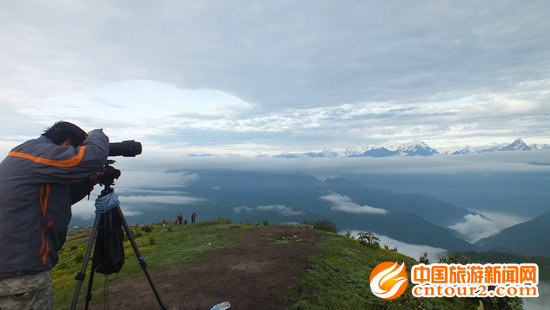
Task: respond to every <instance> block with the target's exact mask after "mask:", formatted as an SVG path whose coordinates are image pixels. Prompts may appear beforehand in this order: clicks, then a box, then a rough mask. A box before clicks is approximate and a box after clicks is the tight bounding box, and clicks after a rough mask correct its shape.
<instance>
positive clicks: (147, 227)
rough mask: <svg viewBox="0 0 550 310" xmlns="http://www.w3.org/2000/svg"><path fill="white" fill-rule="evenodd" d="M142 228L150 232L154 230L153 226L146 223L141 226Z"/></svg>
mask: <svg viewBox="0 0 550 310" xmlns="http://www.w3.org/2000/svg"><path fill="white" fill-rule="evenodd" d="M141 230H143V231H144V232H145V233H150V232H152V231H153V226H150V225H145V226H143V227H142V228H141Z"/></svg>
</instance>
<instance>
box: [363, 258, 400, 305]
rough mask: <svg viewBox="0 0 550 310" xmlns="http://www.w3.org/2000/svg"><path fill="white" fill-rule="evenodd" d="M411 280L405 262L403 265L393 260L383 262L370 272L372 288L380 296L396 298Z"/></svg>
mask: <svg viewBox="0 0 550 310" xmlns="http://www.w3.org/2000/svg"><path fill="white" fill-rule="evenodd" d="M408 283H409V280H408V279H407V273H406V272H405V263H403V264H402V265H401V266H399V264H397V263H393V262H383V263H381V264H379V265H378V266H376V267H374V269H373V270H372V273H371V274H370V289H371V291H372V293H373V294H374V295H376V296H378V297H380V298H384V299H394V298H397V297H399V296H401V294H403V292H405V289H406V288H407V284H408Z"/></svg>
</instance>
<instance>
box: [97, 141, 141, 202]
mask: <svg viewBox="0 0 550 310" xmlns="http://www.w3.org/2000/svg"><path fill="white" fill-rule="evenodd" d="M141 151H142V148H141V143H140V142H136V141H135V140H127V141H122V142H113V143H109V156H123V157H135V156H136V155H139V154H141ZM114 163H115V161H114V160H107V162H106V163H105V166H104V167H103V170H102V172H103V175H102V176H101V177H100V178H99V184H100V185H102V186H105V189H104V190H103V191H102V192H101V193H102V194H107V193H110V192H112V190H111V185H114V184H115V179H118V178H119V177H120V174H121V172H120V170H118V169H116V168H115V167H113V166H111V165H112V164H114Z"/></svg>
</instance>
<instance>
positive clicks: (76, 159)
mask: <svg viewBox="0 0 550 310" xmlns="http://www.w3.org/2000/svg"><path fill="white" fill-rule="evenodd" d="M85 150H86V147H85V146H81V147H80V150H79V151H78V154H76V155H75V156H73V157H71V158H69V159H65V160H56V159H47V158H42V157H37V156H33V155H30V154H27V153H21V152H10V153H9V154H8V156H16V157H21V158H25V159H30V160H32V161H34V162H37V163H39V164H44V165H49V166H55V167H74V166H76V165H78V164H79V163H80V161H81V160H82V157H83V156H84V151H85Z"/></svg>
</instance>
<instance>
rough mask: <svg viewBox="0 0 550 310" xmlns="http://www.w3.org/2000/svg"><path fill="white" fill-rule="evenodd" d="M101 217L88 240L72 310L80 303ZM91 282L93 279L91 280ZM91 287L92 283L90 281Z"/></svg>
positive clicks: (98, 217) (96, 217)
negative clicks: (79, 296)
mask: <svg viewBox="0 0 550 310" xmlns="http://www.w3.org/2000/svg"><path fill="white" fill-rule="evenodd" d="M100 218H101V216H100V215H96V216H95V221H94V226H93V228H92V233H91V234H90V239H89V240H88V247H87V248H86V254H85V255H84V260H83V261H82V267H81V268H80V272H79V273H77V274H76V277H75V279H76V280H77V281H78V282H77V284H76V290H75V292H74V297H73V303H72V304H71V310H74V309H76V304H77V303H78V295H80V289H81V288H82V282H83V281H84V278H85V277H86V269H87V268H88V262H89V261H90V255H91V253H92V247H93V245H94V242H95V239H96V237H97V231H98V228H99V220H100ZM90 280H91V279H90ZM90 285H91V281H90Z"/></svg>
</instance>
